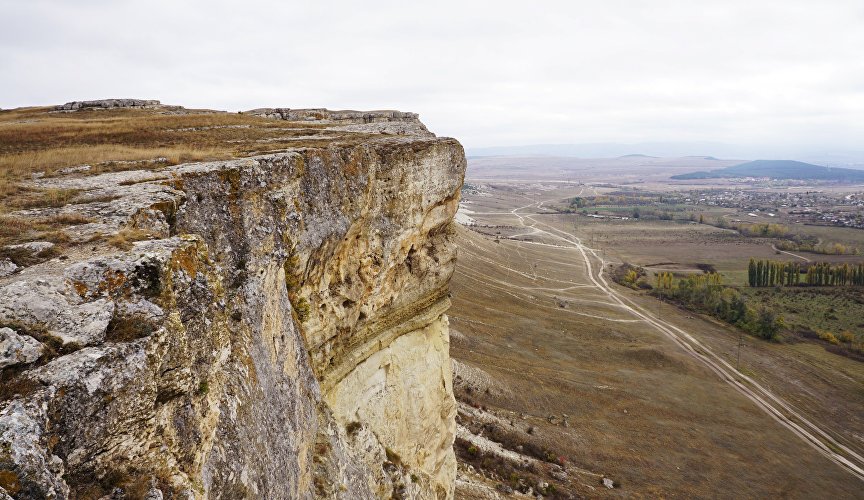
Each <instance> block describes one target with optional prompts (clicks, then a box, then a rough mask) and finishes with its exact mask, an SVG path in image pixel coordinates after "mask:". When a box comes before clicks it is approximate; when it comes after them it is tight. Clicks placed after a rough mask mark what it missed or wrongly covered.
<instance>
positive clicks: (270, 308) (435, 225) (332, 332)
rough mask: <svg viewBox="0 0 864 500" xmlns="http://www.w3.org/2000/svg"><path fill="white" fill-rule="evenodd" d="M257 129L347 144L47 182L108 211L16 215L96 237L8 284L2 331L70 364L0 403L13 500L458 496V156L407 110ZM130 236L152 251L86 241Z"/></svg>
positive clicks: (322, 115) (461, 164) (301, 113)
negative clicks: (53, 219) (298, 130)
mask: <svg viewBox="0 0 864 500" xmlns="http://www.w3.org/2000/svg"><path fill="white" fill-rule="evenodd" d="M150 105H151V104H150V103H138V102H130V103H126V102H101V101H100V102H97V103H83V104H81V105H76V104H70V105H68V106H66V107H64V110H65V111H69V112H75V111H74V109H79V108H81V107H89V106H93V107H117V106H120V107H122V106H133V107H140V106H150ZM65 108H68V109H65ZM261 114H262V115H265V116H270V117H271V118H278V119H283V120H286V121H287V122H286V126H290V121H291V120H299V121H302V123H303V124H304V125H303V126H304V127H306V126H308V123H307V122H309V121H320V122H321V123H322V124H323V125H324V126H327V127H328V130H329V131H330V132H331V133H332V134H333V135H332V137H333V138H334V139H332V141H331V142H329V143H322V145H321V147H316V148H303V149H298V150H296V151H286V152H281V153H275V154H270V155H264V156H258V157H253V158H246V159H239V160H231V161H218V162H207V163H195V164H184V165H177V166H171V167H165V168H163V169H159V170H156V171H153V170H149V171H134V170H130V171H123V172H113V173H106V174H101V175H95V176H87V175H81V174H83V172H78V173H77V174H76V173H75V172H72V173H69V174H68V175H63V176H56V177H49V178H42V179H38V180H34V181H32V182H33V184H34V186H38V187H40V188H56V189H78V190H82V191H84V192H85V193H84V194H85V195H86V197H90V198H92V199H94V200H102V201H94V202H92V203H76V204H72V205H67V206H65V207H60V208H45V209H32V210H28V211H21V212H18V213H17V214H16V215H17V216H19V217H45V216H56V215H80V216H84V217H86V220H88V221H89V222H87V223H86V224H81V225H80V226H71V227H69V228H68V229H66V230H65V232H66V233H67V235H68V236H69V240H70V241H71V242H72V243H71V244H72V245H74V244H75V243H76V242H81V243H83V242H85V241H87V242H88V243H87V244H86V245H85V244H81V245H78V246H75V247H74V248H75V249H76V253H74V254H71V258H68V259H67V260H61V259H53V260H49V261H39V262H37V263H26V264H23V266H24V267H23V269H21V270H19V271H17V272H16V273H15V274H13V275H11V276H7V277H5V278H4V277H0V324H10V325H21V326H22V330H21V331H22V332H23V331H27V332H33V335H34V336H38V337H39V339H40V340H43V337H42V336H43V335H44V336H45V338H46V339H48V340H44V341H45V342H46V343H48V342H49V341H50V342H51V345H52V349H53V348H56V351H55V350H52V351H51V354H50V355H43V356H42V357H41V358H39V359H38V362H33V365H34V366H28V367H27V369H26V370H24V371H22V372H21V373H18V374H16V375H15V377H16V378H15V380H14V382H15V384H14V387H15V388H16V390H17V391H18V392H16V393H15V395H14V396H13V397H12V399H10V400H8V401H0V470H8V471H11V473H13V474H14V476H15V480H16V481H17V483H16V484H17V485H19V487H20V491H22V492H24V493H19V495H18V497H20V498H46V497H54V498H80V497H88V498H89V497H94V498H100V497H103V496H106V495H112V494H113V493H112V492H114V491H116V489H118V488H119V489H121V490H124V491H127V490H128V491H138V492H141V495H145V494H146V495H148V496H149V497H151V498H159V496H160V495H161V496H162V497H164V498H194V499H203V498H226V499H236V498H279V499H281V498H345V499H355V498H360V499H363V498H381V497H383V498H391V497H392V496H394V495H395V496H402V497H405V498H452V497H453V495H454V489H453V488H454V486H453V485H454V479H455V471H456V462H455V457H454V453H453V450H452V444H453V439H454V436H455V423H454V417H455V403H454V398H453V392H452V380H451V370H450V360H449V337H448V327H447V319H446V316H445V313H446V310H447V308H448V307H449V299H448V298H447V296H448V291H449V290H448V287H449V281H450V277H451V276H452V273H453V271H454V267H455V259H456V249H455V246H454V244H453V241H452V235H453V231H452V227H451V224H452V220H453V216H454V214H455V212H456V209H457V206H458V202H459V193H460V188H461V185H462V180H463V176H464V172H465V158H464V152H463V150H462V147H461V146H460V145H459V143H458V142H457V141H455V140H453V139H448V138H437V137H435V136H434V135H432V134H431V133H429V132H428V131H426V129H425V127H423V125H422V124H421V123H420V122H419V121H418V120H417V117H416V115H413V114H410V113H399V112H370V113H360V112H327V111H326V110H264V111H262V112H261ZM271 115H272V116H271ZM357 131H362V132H363V133H362V134H359V135H358V134H357ZM376 133H377V134H378V135H377V136H372V137H369V136H368V135H367V134H376ZM391 134H393V135H391ZM105 199H108V200H109V201H104V200H105ZM124 229H142V230H145V231H146V233H147V234H148V235H149V238H150V239H147V240H143V241H137V242H135V243H134V245H133V246H132V248H131V249H129V250H117V249H114V248H109V247H107V246H104V245H100V244H98V243H96V244H94V243H89V241H90V240H91V238H93V235H94V234H96V232H97V231H98V232H101V233H102V234H103V236H102V237H103V238H104V237H106V236H111V235H113V234H116V233H117V232H119V231H121V230H124ZM97 241H98V238H97ZM67 257H68V256H67ZM36 332H38V335H37V333H36ZM13 333H16V332H13ZM17 334H18V335H19V336H22V335H21V332H17ZM10 339H12V340H13V341H14V342H19V340H20V339H15V338H13V337H11V336H10ZM57 340H59V341H60V342H59V343H57V342H54V341H57ZM20 342H23V343H24V344H28V343H27V339H26V338H24V340H20ZM24 344H22V345H24ZM10 345H12V344H10ZM16 345H17V344H16ZM28 345H29V344H28ZM16 349H17V348H13V349H11V350H12V351H14V352H15V354H14V356H16V358H15V359H16V361H15V362H16V363H22V364H24V363H26V362H27V361H26V360H27V359H32V357H33V353H32V351H30V350H25V349H24V348H23V347H22V348H21V349H18V350H16ZM28 349H29V347H28ZM25 351H26V353H25ZM10 356H11V355H10ZM21 356H23V358H22V357H21ZM46 358H47V359H46ZM3 359H6V358H3ZM9 359H11V357H10V358H9ZM18 359H23V360H25V361H17V360H18ZM9 362H11V361H9ZM10 366H11V365H10ZM25 424H26V425H25ZM4 426H5V427H4ZM5 449H15V450H22V452H21V453H19V454H17V455H12V456H10V457H6V456H5V455H3V452H2V450H5ZM7 458H8V459H7ZM0 493H2V491H0Z"/></svg>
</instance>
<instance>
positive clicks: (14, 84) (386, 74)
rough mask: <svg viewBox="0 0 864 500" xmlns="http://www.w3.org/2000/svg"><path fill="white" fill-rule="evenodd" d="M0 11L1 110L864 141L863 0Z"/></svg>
mask: <svg viewBox="0 0 864 500" xmlns="http://www.w3.org/2000/svg"><path fill="white" fill-rule="evenodd" d="M0 7H2V12H3V14H4V18H5V19H6V20H7V23H6V27H5V29H4V30H2V32H0V67H2V68H3V69H4V76H5V78H4V79H3V80H2V82H0V107H3V108H9V107H17V106H29V105H44V104H59V103H63V102H66V101H70V100H82V99H98V98H109V97H136V98H148V99H159V100H161V101H162V102H164V103H169V104H179V105H183V106H186V107H201V108H211V109H224V110H228V111H236V110H241V109H251V108H257V107H267V106H269V107H277V106H283V107H293V108H307V107H327V108H330V109H344V108H348V109H399V110H404V111H414V112H417V113H420V115H421V119H423V121H424V123H426V124H427V125H428V127H429V128H430V129H431V130H433V131H434V132H436V133H437V134H439V135H446V136H452V137H456V138H458V139H459V140H460V141H462V143H463V144H465V145H466V147H468V148H479V147H485V146H490V145H504V146H506V145H514V144H529V145H530V144H590V143H606V142H613V143H625V144H638V143H656V142H681V143H687V142H716V143H724V144H736V145H741V146H744V147H747V148H753V149H758V148H763V149H770V150H778V151H781V152H782V151H783V150H786V149H788V150H790V151H792V152H793V153H794V154H798V153H795V152H796V151H797V152H800V151H823V152H827V153H831V152H843V151H855V150H857V149H860V146H859V144H860V142H861V138H862V137H864V119H862V118H864V58H861V56H860V48H861V47H864V30H861V29H860V27H861V26H862V25H864V23H862V21H864V4H861V3H860V2H855V1H851V0H838V1H834V2H831V3H830V4H826V3H824V2H815V1H805V0H791V1H777V0H770V1H769V0H748V1H744V0H734V1H729V2H722V3H711V4H704V3H695V2H685V1H681V0H663V1H658V2H650V3H645V4H642V3H634V2H627V1H624V0H617V1H606V2H588V3H585V2H580V3H578V4H577V3H573V2H547V3H544V4H543V6H542V7H536V6H535V7H530V8H529V7H528V6H527V5H526V4H524V3H521V2H512V1H504V2H485V1H484V2H479V1H478V2H453V1H444V2H440V3H438V4H436V5H435V7H434V8H432V7H428V6H424V7H422V8H421V7H418V6H415V5H410V4H404V3H399V2H392V1H378V2H372V3H368V4H364V5H363V6H362V7H358V6H357V5H356V4H354V3H352V2H345V1H336V2H326V3H323V2H322V3H317V4H314V5H313V4H299V3H293V2H275V1H265V0H251V1H249V2H246V3H245V4H244V5H243V7H242V8H239V7H237V6H236V5H235V4H234V3H232V2H227V1H211V2H200V1H198V2H186V3H182V4H179V3H176V2H168V1H166V0H156V1H153V2H146V3H145V2H140V1H132V0H120V1H110V2H109V1H107V0H86V1H82V2H75V3H74V4H70V3H68V2H61V1H59V0H34V1H31V2H13V1H10V0H0ZM85 20H86V21H85ZM766 145H767V146H768V147H766ZM633 153H639V151H633ZM645 154H650V153H645ZM698 154H717V153H712V152H711V151H706V152H704V153H701V152H700V153H698ZM772 156H773V155H772Z"/></svg>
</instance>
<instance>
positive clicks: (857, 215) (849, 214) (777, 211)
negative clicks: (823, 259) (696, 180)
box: [669, 189, 864, 229]
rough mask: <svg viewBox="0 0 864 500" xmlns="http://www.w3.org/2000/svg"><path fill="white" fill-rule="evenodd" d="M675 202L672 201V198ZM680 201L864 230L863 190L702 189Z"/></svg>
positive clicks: (804, 222)
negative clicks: (827, 191)
mask: <svg viewBox="0 0 864 500" xmlns="http://www.w3.org/2000/svg"><path fill="white" fill-rule="evenodd" d="M669 201H672V200H669ZM679 201H680V203H682V204H685V205H705V206H712V207H722V208H735V209H738V210H740V211H743V212H746V213H747V215H748V216H749V217H776V216H778V215H781V214H782V215H785V216H786V218H787V219H788V220H789V221H790V222H794V223H800V224H817V225H830V226H843V227H854V228H858V229H864V193H853V194H837V193H826V192H822V191H801V192H773V191H744V190H719V189H718V190H700V191H693V192H691V193H690V194H689V195H681V199H680V200H679Z"/></svg>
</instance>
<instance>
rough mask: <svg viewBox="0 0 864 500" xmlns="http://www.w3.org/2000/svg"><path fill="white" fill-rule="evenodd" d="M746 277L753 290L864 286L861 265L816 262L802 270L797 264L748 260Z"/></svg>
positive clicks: (863, 272) (863, 274)
mask: <svg viewBox="0 0 864 500" xmlns="http://www.w3.org/2000/svg"><path fill="white" fill-rule="evenodd" d="M802 271H803V273H802ZM802 274H803V278H802ZM747 278H748V282H749V284H750V286H752V287H762V286H782V285H786V286H792V285H800V284H802V283H805V284H807V285H812V286H850V285H853V286H864V262H862V263H859V264H853V265H851V266H850V265H849V264H837V265H831V264H829V263H828V262H819V263H816V264H808V265H806V266H804V267H802V265H801V264H799V263H797V262H794V263H793V262H778V261H772V260H755V259H750V265H749V266H748V267H747Z"/></svg>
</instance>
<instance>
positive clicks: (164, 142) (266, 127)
mask: <svg viewBox="0 0 864 500" xmlns="http://www.w3.org/2000/svg"><path fill="white" fill-rule="evenodd" d="M182 113H183V114H166V112H165V111H162V110H140V109H136V110H130V109H118V110H83V111H77V112H74V113H56V112H52V111H51V109H50V108H23V109H16V110H8V111H0V194H2V195H3V196H4V197H8V196H14V195H16V194H17V192H18V188H17V187H16V184H18V183H19V182H21V181H22V180H24V179H27V178H29V177H31V176H32V175H33V174H34V173H37V172H44V173H45V175H48V176H50V175H52V174H53V173H55V172H56V171H57V170H59V169H61V168H65V167H71V166H77V165H83V164H88V165H91V166H92V167H93V168H92V169H91V170H90V172H89V173H91V174H94V173H101V172H105V171H116V170H124V169H131V168H135V169H137V168H142V167H143V168H146V165H142V164H134V163H132V164H129V163H116V162H130V161H131V162H134V161H147V160H154V159H156V158H164V159H165V161H164V162H160V163H154V164H153V165H154V166H165V164H169V165H171V164H177V163H184V162H190V161H202V160H217V159H228V158H236V157H243V156H249V155H252V154H257V153H261V152H264V151H271V150H278V149H284V148H289V147H297V146H309V145H320V144H321V142H315V141H314V140H312V141H310V140H309V136H316V135H317V136H321V137H322V138H325V137H327V133H326V131H324V130H322V128H321V125H317V124H309V123H288V122H284V121H278V120H270V119H266V118H260V117H255V116H250V115H243V114H236V113H233V114H232V113H216V112H210V111H193V110H184V111H182Z"/></svg>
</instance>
